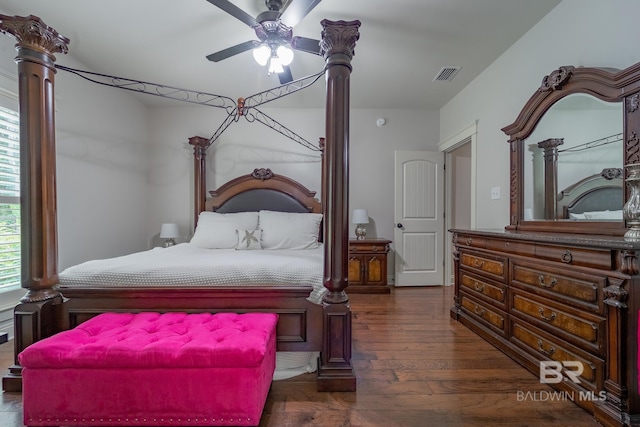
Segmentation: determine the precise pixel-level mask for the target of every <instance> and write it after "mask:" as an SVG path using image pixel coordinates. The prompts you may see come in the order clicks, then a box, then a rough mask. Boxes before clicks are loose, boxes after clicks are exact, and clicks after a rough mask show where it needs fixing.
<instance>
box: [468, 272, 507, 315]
mask: <svg viewBox="0 0 640 427" xmlns="http://www.w3.org/2000/svg"><path fill="white" fill-rule="evenodd" d="M460 284H461V286H462V288H463V289H464V290H466V291H467V292H469V293H471V294H473V295H474V296H476V297H479V298H481V299H485V300H487V301H488V302H491V303H493V304H497V305H498V306H499V307H500V308H502V309H503V310H504V309H505V302H506V286H505V285H504V284H501V283H497V282H493V281H491V280H488V279H484V278H481V277H479V276H476V275H474V274H472V273H469V272H467V271H466V270H460Z"/></svg>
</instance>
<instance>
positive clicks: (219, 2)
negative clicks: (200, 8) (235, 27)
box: [207, 0, 258, 28]
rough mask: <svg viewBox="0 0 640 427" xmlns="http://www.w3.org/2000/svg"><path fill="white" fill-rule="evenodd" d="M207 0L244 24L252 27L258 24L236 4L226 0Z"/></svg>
mask: <svg viewBox="0 0 640 427" xmlns="http://www.w3.org/2000/svg"><path fill="white" fill-rule="evenodd" d="M207 1H208V2H209V3H211V4H212V5H214V6H217V7H219V8H220V9H222V10H224V11H225V12H227V13H228V14H229V15H231V16H233V17H234V18H237V19H239V20H241V21H242V22H244V23H245V24H247V25H248V26H250V27H252V28H253V27H255V26H256V25H258V22H257V21H256V19H255V18H254V17H253V16H251V15H249V14H248V13H247V12H245V11H244V10H242V9H240V8H239V7H238V6H236V5H235V4H233V3H231V2H229V1H228V0H207Z"/></svg>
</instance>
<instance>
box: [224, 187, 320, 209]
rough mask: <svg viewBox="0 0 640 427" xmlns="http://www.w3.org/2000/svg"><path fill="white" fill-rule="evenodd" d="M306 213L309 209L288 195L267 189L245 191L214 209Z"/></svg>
mask: <svg viewBox="0 0 640 427" xmlns="http://www.w3.org/2000/svg"><path fill="white" fill-rule="evenodd" d="M263 209H264V210H269V211H280V212H297V213H308V212H310V209H309V208H307V207H306V206H303V205H302V204H301V203H300V202H299V201H298V200H297V199H296V198H294V197H292V196H291V195H289V194H286V193H283V192H281V191H277V190H271V189H267V188H258V189H254V190H247V191H245V192H243V193H240V194H237V195H235V196H233V197H231V198H230V199H229V200H227V201H226V202H225V203H224V204H223V205H221V206H220V207H218V208H217V209H216V212H220V213H230V212H255V211H259V210H263Z"/></svg>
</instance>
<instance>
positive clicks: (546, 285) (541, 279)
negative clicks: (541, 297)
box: [538, 274, 558, 288]
mask: <svg viewBox="0 0 640 427" xmlns="http://www.w3.org/2000/svg"><path fill="white" fill-rule="evenodd" d="M557 283H558V281H557V280H556V279H555V277H552V278H551V281H550V282H549V283H545V282H544V276H543V275H542V274H541V275H540V276H538V284H539V285H540V286H542V287H543V288H553V287H554V286H555V285H556V284H557Z"/></svg>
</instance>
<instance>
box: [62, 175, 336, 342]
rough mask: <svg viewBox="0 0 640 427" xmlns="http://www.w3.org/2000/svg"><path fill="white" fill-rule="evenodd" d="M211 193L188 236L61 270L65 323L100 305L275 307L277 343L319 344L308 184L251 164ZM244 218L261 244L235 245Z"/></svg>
mask: <svg viewBox="0 0 640 427" xmlns="http://www.w3.org/2000/svg"><path fill="white" fill-rule="evenodd" d="M196 174H198V171H196ZM210 193H211V195H212V196H211V197H210V198H209V199H208V200H207V202H206V207H207V209H205V210H204V211H203V212H204V213H201V212H198V216H199V221H198V225H197V228H196V233H195V235H194V237H193V239H192V240H191V242H190V243H183V244H179V245H176V246H173V247H170V248H154V249H152V250H149V251H145V252H142V253H136V254H132V255H126V256H124V257H119V258H115V259H108V260H96V261H89V262H87V263H83V264H80V265H77V266H74V267H71V268H68V269H66V270H65V271H63V272H61V274H60V285H59V287H58V289H59V290H60V292H61V293H62V295H64V296H65V298H67V299H68V301H67V302H66V304H65V311H66V312H67V314H66V315H65V318H68V319H69V322H70V325H69V326H70V327H75V326H77V325H78V324H80V323H82V322H83V321H85V320H87V319H89V318H91V317H93V316H95V315H96V314H99V313H102V312H135V311H143V310H146V311H149V310H153V311H162V312H165V311H186V312H195V311H203V310H206V311H208V312H218V311H234V312H251V311H261V312H274V313H278V315H279V321H278V326H277V337H276V340H277V349H278V350H281V351H312V352H319V351H320V350H321V348H322V338H323V337H322V331H323V327H322V315H323V312H322V305H321V304H322V296H323V295H324V293H325V291H326V288H324V286H323V274H322V273H323V263H322V255H323V254H322V250H323V247H322V245H321V244H320V243H318V242H317V241H318V232H319V229H320V228H319V218H320V217H321V212H322V209H321V205H320V202H318V201H317V200H316V199H315V198H314V195H315V192H312V191H309V190H308V189H306V188H305V187H304V186H302V185H301V184H299V183H297V182H296V181H294V180H291V179H289V178H287V177H284V176H280V175H276V174H274V173H273V172H272V171H271V170H269V169H256V170H255V171H253V173H251V174H248V175H243V176H241V177H238V178H235V179H233V180H231V181H229V182H227V183H226V184H224V185H222V186H221V187H219V188H218V189H217V190H214V191H211V192H210ZM198 196H200V195H198ZM210 212H211V213H212V212H215V213H216V214H215V216H207V214H209V213H210ZM237 213H241V215H240V216H241V218H239V219H238V215H236V214H237ZM265 215H266V219H265ZM307 217H309V218H307ZM259 219H260V220H259ZM296 221H297V223H298V224H299V225H298V226H297V227H296V226H295V224H294V222H296ZM243 223H244V224H243ZM243 225H244V226H245V227H244V228H243V230H245V229H246V230H256V229H259V231H261V234H262V236H264V237H263V238H262V239H258V240H262V245H261V244H260V243H259V242H258V243H256V245H255V249H254V248H253V247H251V248H247V247H246V245H240V246H239V245H238V244H237V243H238V240H239V239H242V238H243V234H238V237H236V234H237V233H236V229H238V228H241V227H242V226H243ZM283 227H287V228H286V230H284V229H283ZM296 229H299V231H297V230H296ZM285 233H286V235H285ZM227 236H228V237H230V238H231V239H232V240H230V239H229V238H228V237H227ZM267 238H269V240H265V239H267ZM274 239H275V241H274ZM285 239H293V240H288V241H285ZM265 245H266V246H265ZM243 248H245V249H248V250H239V249H243Z"/></svg>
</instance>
